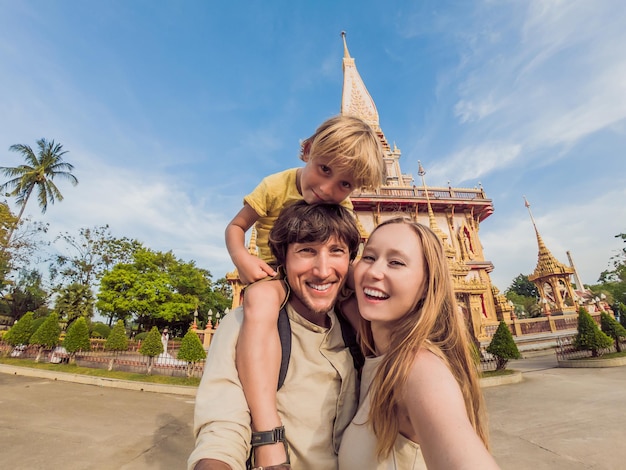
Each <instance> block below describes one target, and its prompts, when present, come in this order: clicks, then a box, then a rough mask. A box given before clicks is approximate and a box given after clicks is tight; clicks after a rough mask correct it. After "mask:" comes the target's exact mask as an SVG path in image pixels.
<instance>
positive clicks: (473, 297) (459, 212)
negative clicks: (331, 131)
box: [341, 32, 513, 340]
mask: <svg viewBox="0 0 626 470" xmlns="http://www.w3.org/2000/svg"><path fill="white" fill-rule="evenodd" d="M341 35H342V38H343V48H344V57H343V74H344V80H343V92H342V100H341V113H342V114H348V115H353V116H358V117H360V118H361V119H363V120H365V121H366V122H368V123H369V124H370V125H371V126H372V128H373V129H374V130H375V131H376V133H377V134H378V136H379V138H380V141H381V143H382V146H383V151H384V152H385V155H384V160H385V166H386V172H387V175H386V181H385V184H384V185H383V186H382V187H381V188H380V189H378V190H377V191H375V192H366V191H358V190H357V191H355V192H354V193H353V194H352V195H351V196H350V199H351V201H352V204H353V205H354V209H355V212H356V215H357V219H358V221H359V225H360V227H363V231H364V232H365V233H366V235H369V233H371V231H372V230H373V229H374V227H376V226H377V225H378V224H379V223H381V222H382V221H384V220H387V219H389V218H392V217H395V216H397V215H400V214H401V215H404V216H408V217H411V218H412V219H413V220H415V221H417V222H420V223H422V224H424V225H428V226H429V227H430V228H431V229H432V230H433V231H434V232H435V233H436V234H437V235H438V236H439V238H440V239H441V241H442V242H443V246H444V249H445V251H446V255H447V258H448V265H449V267H450V272H451V274H452V277H453V280H454V287H455V292H456V296H457V302H458V305H459V308H460V309H461V310H462V311H463V313H464V315H465V318H466V320H467V322H468V325H469V326H470V329H471V331H472V332H473V334H474V336H475V337H476V338H477V339H478V340H485V339H487V338H488V337H489V336H490V334H491V333H492V331H487V327H491V329H494V325H495V326H497V323H498V322H499V320H505V321H510V320H511V313H512V312H513V308H512V307H511V306H510V304H509V303H508V302H507V300H506V298H505V297H504V295H501V294H500V293H499V291H498V289H497V288H496V287H495V286H492V284H491V279H490V277H489V273H490V272H491V271H492V270H493V264H492V263H491V262H490V261H488V260H485V257H484V253H483V248H482V245H481V242H480V238H479V235H478V232H479V226H480V222H482V221H483V220H485V219H486V218H487V217H489V216H490V215H491V214H492V213H493V204H492V201H491V199H488V198H487V197H486V195H485V192H484V190H483V188H482V186H481V187H480V188H473V189H470V188H452V187H451V186H450V184H448V186H447V187H432V186H427V185H426V181H425V178H424V176H425V174H426V171H425V170H424V168H423V166H422V163H421V162H419V161H418V175H419V176H420V177H421V183H422V184H421V186H415V184H414V179H413V176H412V175H410V174H404V173H402V171H401V169H400V157H401V152H400V149H398V148H397V146H396V145H395V144H394V146H393V148H391V146H390V145H389V143H388V141H387V139H386V137H385V135H384V133H383V131H382V129H381V127H380V123H379V116H378V111H377V109H376V105H375V104H374V100H373V99H372V97H371V96H370V94H369V92H368V91H367V88H366V87H365V84H364V82H363V80H362V79H361V77H360V75H359V72H358V70H357V68H356V64H355V61H354V59H353V58H352V57H350V53H349V51H348V46H347V42H346V35H345V33H343V32H342V34H341ZM365 238H367V237H365Z"/></svg>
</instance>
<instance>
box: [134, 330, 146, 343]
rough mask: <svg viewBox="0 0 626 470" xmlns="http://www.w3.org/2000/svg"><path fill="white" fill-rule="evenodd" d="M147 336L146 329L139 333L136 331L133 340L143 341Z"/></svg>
mask: <svg viewBox="0 0 626 470" xmlns="http://www.w3.org/2000/svg"><path fill="white" fill-rule="evenodd" d="M147 337H148V332H147V331H142V332H141V333H137V334H136V335H135V341H143V340H144V339H146V338H147Z"/></svg>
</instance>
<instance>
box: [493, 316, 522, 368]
mask: <svg viewBox="0 0 626 470" xmlns="http://www.w3.org/2000/svg"><path fill="white" fill-rule="evenodd" d="M487 352H488V353H490V354H493V355H494V356H496V360H497V366H496V370H503V369H505V368H506V364H507V363H508V362H509V359H520V358H521V357H522V356H521V354H520V353H519V349H517V345H516V344H515V340H514V339H513V335H512V334H511V330H510V329H509V327H508V326H507V324H506V323H505V322H504V321H501V322H500V324H499V325H498V329H497V330H496V333H495V334H494V335H493V338H491V343H489V346H487Z"/></svg>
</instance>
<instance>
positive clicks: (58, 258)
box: [50, 225, 142, 288]
mask: <svg viewBox="0 0 626 470" xmlns="http://www.w3.org/2000/svg"><path fill="white" fill-rule="evenodd" d="M58 241H62V242H64V245H65V250H64V251H65V253H58V254H56V255H55V256H54V257H53V264H51V265H50V276H51V278H52V279H57V278H58V277H60V278H61V279H62V280H63V281H65V282H69V283H78V284H81V285H83V286H89V287H92V288H95V287H96V285H97V283H98V282H99V281H100V278H101V277H102V275H103V274H104V273H105V272H107V271H109V270H110V269H112V268H113V266H115V265H116V264H118V263H129V262H131V261H132V259H133V253H135V251H137V250H139V249H140V248H142V244H141V243H140V242H139V241H137V240H131V239H129V238H126V237H123V238H115V237H113V236H112V235H111V231H110V229H109V226H108V225H103V226H101V227H94V228H81V229H80V231H79V235H78V237H74V236H73V235H71V234H69V233H68V232H65V233H63V234H60V235H59V236H58V237H57V238H56V239H55V243H56V242H58Z"/></svg>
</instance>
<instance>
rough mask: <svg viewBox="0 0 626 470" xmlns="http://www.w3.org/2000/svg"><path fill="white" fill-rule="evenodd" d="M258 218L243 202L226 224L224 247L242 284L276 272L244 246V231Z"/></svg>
mask: <svg viewBox="0 0 626 470" xmlns="http://www.w3.org/2000/svg"><path fill="white" fill-rule="evenodd" d="M258 219H259V215H258V214H257V213H256V212H255V211H254V209H253V208H252V207H250V206H249V205H248V204H244V206H243V208H242V209H241V210H240V211H239V212H238V213H237V215H236V216H235V217H234V218H233V220H231V221H230V223H229V224H228V225H227V226H226V233H225V235H226V248H227V249H228V254H229V255H230V258H231V259H232V261H233V263H234V265H235V266H236V267H237V270H238V271H239V278H240V279H241V281H242V282H243V283H244V284H249V283H251V282H254V281H258V280H259V279H263V278H265V277H267V276H275V275H276V272H275V271H274V270H273V269H272V268H271V267H270V266H269V265H268V264H267V263H266V262H265V261H263V260H262V259H260V258H258V257H257V256H254V255H252V254H250V252H248V249H247V248H246V232H247V231H248V229H249V228H250V227H252V226H253V225H254V223H255V222H256V221H257V220H258Z"/></svg>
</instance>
